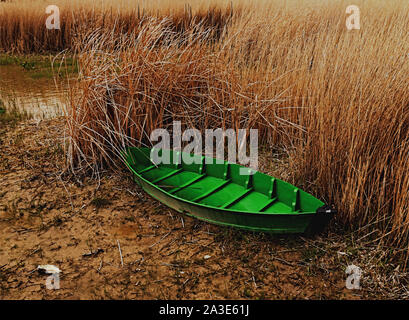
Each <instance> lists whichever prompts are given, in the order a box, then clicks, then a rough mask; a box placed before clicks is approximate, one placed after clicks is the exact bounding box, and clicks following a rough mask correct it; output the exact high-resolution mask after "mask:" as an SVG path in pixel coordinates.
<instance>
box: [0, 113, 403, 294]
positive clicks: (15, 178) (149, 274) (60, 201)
mask: <svg viewBox="0 0 409 320" xmlns="http://www.w3.org/2000/svg"><path fill="white" fill-rule="evenodd" d="M2 126H3V124H2ZM63 132H64V119H61V118H60V119H53V120H43V121H33V120H30V121H23V122H19V123H17V124H15V125H7V124H6V125H4V126H3V127H2V128H0V141H1V142H0V173H1V178H0V231H1V232H0V298H2V299H362V298H378V299H379V298H391V297H393V298H396V297H401V298H402V297H404V291H402V290H400V289H399V288H400V287H402V283H404V282H403V280H405V279H407V276H406V274H404V273H399V268H398V271H396V272H394V271H393V269H392V270H389V269H390V268H392V267H393V268H396V266H388V268H385V269H379V268H377V269H376V268H375V269H373V270H372V269H371V267H370V266H367V265H365V262H364V261H366V260H367V258H368V254H369V253H370V252H371V250H372V249H371V247H363V246H362V244H361V243H357V244H355V246H354V247H351V244H350V240H348V239H350V236H345V235H344V236H341V235H339V234H338V235H337V234H334V233H332V232H329V233H328V232H327V233H325V234H323V235H321V236H319V237H317V238H314V239H308V238H304V237H300V236H267V235H264V234H254V233H250V232H242V231H236V230H232V229H228V228H223V227H218V226H213V225H210V224H207V223H204V222H200V221H198V220H195V219H193V218H189V217H187V216H184V215H182V214H179V213H177V212H175V211H173V210H170V209H169V208H167V207H165V206H163V205H161V204H160V203H158V202H157V201H155V200H153V199H152V198H150V197H149V196H148V195H146V194H145V193H144V192H143V191H142V190H140V189H138V187H137V186H136V185H135V184H134V183H133V182H132V180H131V176H130V174H128V173H127V171H125V170H124V171H123V172H122V173H118V172H116V173H112V172H105V173H103V174H102V175H101V177H100V179H91V178H90V177H82V178H78V177H77V178H76V177H73V176H71V175H67V174H62V172H63V169H64V166H65V161H64V148H63V145H64V141H63ZM118 243H119V244H120V247H121V253H119V248H118ZM374 252H375V251H374ZM121 255H122V262H123V265H122V262H121ZM209 256H210V258H209ZM373 261H376V259H373ZM352 263H354V264H356V265H359V266H361V267H362V268H363V271H364V273H365V272H366V273H365V274H364V277H363V278H362V280H361V286H362V289H361V290H348V289H347V288H346V287H345V279H346V274H345V269H346V267H347V265H349V264H352ZM41 264H53V265H56V266H58V267H59V268H60V269H61V270H62V273H61V276H60V289H59V290H48V289H47V288H46V276H45V275H41V274H39V273H38V272H37V271H35V269H36V267H37V266H38V265H41ZM374 270H375V271H374ZM374 272H375V273H374ZM375 275H377V276H379V275H380V279H381V280H382V279H390V277H393V276H395V278H396V277H398V278H397V279H398V282H399V279H400V280H401V283H399V284H396V283H395V284H394V285H393V286H391V284H390V283H389V284H387V285H385V286H384V287H383V288H382V287H381V286H380V285H379V284H378V283H374V282H373V279H374V278H375ZM399 277H400V278H399ZM382 281H383V280H382ZM385 281H386V280H385ZM398 287H399V288H398Z"/></svg>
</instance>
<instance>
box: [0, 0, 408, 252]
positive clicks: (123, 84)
mask: <svg viewBox="0 0 409 320" xmlns="http://www.w3.org/2000/svg"><path fill="white" fill-rule="evenodd" d="M84 3H86V2H84ZM164 3H165V2H160V1H159V2H156V3H155V4H151V5H150V7H149V10H150V11H149V10H148V9H146V10H147V11H149V12H150V14H147V15H146V16H145V18H144V19H142V20H138V19H136V20H135V21H136V22H135V23H134V24H133V25H132V26H131V27H129V28H127V29H126V32H123V25H121V26H120V25H119V24H116V25H114V24H111V25H109V28H103V27H100V28H99V29H96V28H89V29H88V30H85V29H83V32H82V33H81V34H80V35H79V36H78V35H74V36H73V38H72V39H73V40H72V47H75V48H77V49H78V60H79V64H80V82H79V87H80V89H77V88H76V89H74V90H73V92H72V103H71V108H70V109H69V111H68V114H67V124H68V128H69V133H70V149H69V160H70V164H71V166H72V168H73V169H75V168H79V167H84V166H86V167H91V168H96V167H101V166H104V165H106V164H110V163H112V162H115V161H116V157H117V155H118V152H119V151H120V150H122V149H123V148H124V147H125V145H127V144H130V143H131V144H132V143H133V144H137V143H140V142H143V143H149V133H150V132H151V131H152V130H153V129H155V128H158V127H167V126H168V125H169V124H170V123H171V122H172V120H182V122H183V124H184V125H185V126H186V127H192V126H193V127H196V128H199V129H203V128H216V127H224V128H236V129H237V128H257V129H259V133H260V135H259V139H260V143H261V144H263V143H264V144H270V145H273V144H274V145H279V146H281V147H282V148H284V149H285V150H286V151H287V153H288V156H289V158H288V159H289V162H290V167H291V172H290V174H291V177H292V182H293V183H296V184H297V185H300V186H302V187H303V188H304V189H306V190H308V191H311V192H313V193H314V194H316V195H317V196H319V197H320V198H321V199H323V200H324V201H325V202H327V203H334V204H335V205H336V206H337V207H338V209H339V211H340V213H339V215H338V216H337V221H338V222H339V223H340V224H341V225H343V226H345V227H351V228H354V229H359V228H360V229H361V230H362V232H364V233H365V235H367V236H368V238H370V237H374V239H375V240H379V243H382V244H387V245H393V246H395V247H400V248H402V249H403V251H404V252H405V253H408V248H409V247H408V245H409V214H408V213H409V193H408V189H409V176H408V169H409V157H408V155H409V137H408V130H409V90H408V80H409V76H408V75H409V56H408V54H409V41H408V40H409V39H408V33H407V32H408V30H409V4H408V3H407V1H405V0H390V1H381V0H373V1H364V0H357V1H354V4H356V5H358V6H359V8H360V9H361V24H362V25H361V30H353V31H348V30H347V29H346V26H345V21H346V17H347V15H346V13H345V9H346V7H347V6H348V5H349V4H350V3H349V2H347V1H332V2H328V1H324V0H314V1H313V0H311V1H301V0H293V1H284V0H273V1H263V0H258V1H252V2H251V3H250V2H245V1H235V2H234V3H233V10H231V4H229V3H228V2H222V1H220V6H218V4H217V1H216V2H215V3H213V4H212V7H207V8H206V9H203V8H205V7H203V4H201V5H197V6H196V7H194V9H192V10H193V12H199V11H200V10H203V11H200V12H206V10H208V11H207V12H219V13H220V15H219V16H217V18H214V19H213V20H212V23H204V22H202V23H199V22H198V21H194V22H191V20H189V21H190V22H189V27H188V28H179V29H177V30H176V29H175V28H174V25H175V23H174V21H175V20H174V19H175V16H177V14H176V13H175V12H179V14H180V15H179V17H182V18H181V19H182V20H183V19H186V12H189V10H186V9H185V8H184V7H183V6H182V5H181V2H178V3H177V4H175V5H174V7H173V4H171V5H169V6H166V5H164ZM155 6H156V7H155ZM133 8H134V7H133ZM171 8H174V10H173V11H172V10H171ZM175 8H179V9H175ZM155 9H156V10H155ZM129 10H131V9H129V8H128V9H126V8H122V9H121V10H118V11H115V14H113V16H112V18H111V20H110V21H111V23H112V22H113V21H124V20H123V19H122V18H123V17H124V16H125V17H126V16H127V14H129V12H130V11H129ZM132 10H133V9H132ZM132 10H131V11H132ZM178 10H179V11H178ZM209 10H210V11H209ZM212 10H213V11H212ZM147 11H145V12H147ZM106 12H107V11H104V10H102V11H97V10H96V11H95V13H93V15H91V17H92V19H94V21H101V19H102V17H104V14H106ZM212 14H213V13H210V15H212ZM188 16H189V15H188ZM201 17H203V14H201ZM227 17H228V18H227ZM132 20H133V19H132ZM202 21H203V20H202ZM215 21H217V23H215ZM0 23H1V22H0ZM92 25H93V26H98V23H95V24H92ZM83 26H84V25H83ZM85 26H86V25H85ZM215 26H216V27H215ZM214 28H218V30H219V32H218V34H217V41H214V40H215V38H214V36H213V38H212V36H211V32H212V30H214ZM2 41H3V40H2ZM23 42H24V41H23ZM22 47H24V45H22ZM78 90H79V91H78ZM79 92H80V93H81V94H78V93H79ZM365 235H364V236H365Z"/></svg>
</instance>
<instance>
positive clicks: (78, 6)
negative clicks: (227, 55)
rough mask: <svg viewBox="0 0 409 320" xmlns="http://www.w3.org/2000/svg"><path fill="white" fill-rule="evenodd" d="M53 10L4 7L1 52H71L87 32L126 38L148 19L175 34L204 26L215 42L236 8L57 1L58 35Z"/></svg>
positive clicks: (23, 2)
mask: <svg viewBox="0 0 409 320" xmlns="http://www.w3.org/2000/svg"><path fill="white" fill-rule="evenodd" d="M50 4H51V3H46V2H44V1H40V0H34V1H33V0H8V1H5V2H4V3H3V2H0V52H6V53H18V54H27V53H50V52H60V51H63V50H68V51H72V50H73V48H74V47H75V42H76V41H77V40H75V39H78V37H79V36H80V35H81V34H83V33H87V32H89V30H95V29H103V30H106V31H107V32H109V31H110V30H112V29H113V28H114V29H115V30H117V32H119V33H122V34H127V33H132V31H133V30H135V28H137V26H138V25H139V24H140V23H141V21H146V18H148V17H155V18H158V19H163V18H165V17H166V18H167V19H168V20H169V21H170V23H171V28H172V30H173V31H174V32H183V31H186V30H190V29H194V28H195V27H196V26H197V25H198V24H200V25H204V26H207V27H209V32H211V33H212V35H213V37H214V38H217V37H218V35H220V33H221V32H222V29H223V28H224V27H225V26H226V25H227V24H228V21H229V20H230V18H231V16H232V14H233V11H232V8H233V5H232V3H231V2H229V1H224V0H219V1H204V0H199V1H194V2H192V3H190V4H189V3H186V2H185V1H182V0H176V1H170V0H159V1H145V0H139V1H131V0H119V1H114V0H87V1H80V0H74V1H70V0H56V1H53V2H52V5H55V6H57V7H58V8H59V13H60V29H59V30H48V29H47V28H46V20H47V17H48V16H50V14H47V13H46V8H47V6H48V5H50ZM237 13H238V12H237Z"/></svg>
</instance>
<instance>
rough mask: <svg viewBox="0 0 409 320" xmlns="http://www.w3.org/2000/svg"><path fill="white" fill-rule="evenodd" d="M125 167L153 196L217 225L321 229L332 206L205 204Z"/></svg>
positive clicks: (288, 231) (289, 231)
mask: <svg viewBox="0 0 409 320" xmlns="http://www.w3.org/2000/svg"><path fill="white" fill-rule="evenodd" d="M129 168H130V169H131V171H132V172H133V173H134V181H135V182H136V183H137V184H138V185H139V186H140V187H141V188H142V189H143V190H144V191H145V192H146V193H148V194H149V195H150V196H152V197H153V198H154V199H156V200H158V201H160V202H162V203H163V204H165V205H166V206H168V207H169V208H172V209H174V210H176V211H178V212H180V213H183V214H186V215H188V216H191V217H194V218H197V219H199V220H202V221H205V222H208V223H212V224H216V225H220V226H226V227H233V228H237V229H242V230H248V231H254V232H264V233H271V234H293V233H295V234H300V233H303V234H314V233H317V232H320V231H322V229H323V228H324V227H325V226H326V225H327V224H328V222H329V220H330V218H331V216H332V215H331V214H329V213H334V212H333V210H332V211H331V212H329V208H328V207H326V206H323V207H320V208H319V209H317V211H316V212H314V213H294V214H289V213H285V214H278V213H275V214H266V213H260V212H257V213H251V212H240V211H232V210H224V209H220V208H215V207H208V206H204V205H202V204H196V203H192V202H190V201H186V200H184V199H180V198H177V197H175V196H173V195H171V194H169V193H168V192H166V191H164V190H162V189H161V188H159V187H158V186H157V185H155V184H153V183H151V182H150V181H148V180H146V179H144V178H143V177H142V176H140V175H139V174H138V173H137V172H135V171H134V170H133V168H132V167H129Z"/></svg>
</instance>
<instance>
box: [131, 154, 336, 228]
mask: <svg viewBox="0 0 409 320" xmlns="http://www.w3.org/2000/svg"><path fill="white" fill-rule="evenodd" d="M167 152H170V153H171V154H170V158H171V159H173V158H175V160H177V161H178V162H176V163H175V164H168V165H162V164H161V165H155V164H153V163H152V162H151V161H150V149H149V148H128V150H127V151H126V152H124V154H123V155H124V157H125V162H126V164H127V166H128V168H129V169H130V170H131V171H132V173H133V174H134V177H135V181H136V182H137V183H138V184H139V185H140V186H141V187H142V188H143V189H144V190H145V191H146V192H147V193H148V194H150V195H151V196H152V197H154V198H155V199H157V200H159V201H161V202H162V203H164V204H165V205H167V206H169V207H171V208H173V209H175V210H178V211H179V212H183V213H185V214H187V215H190V216H193V217H196V218H198V219H201V220H204V221H207V222H210V223H214V224H218V225H223V226H230V227H235V228H241V229H246V230H251V231H262V232H269V233H305V232H307V233H311V232H318V231H320V230H322V228H323V227H325V225H326V224H327V223H328V221H329V219H330V217H331V216H332V215H333V213H334V212H335V210H332V209H330V208H329V207H328V206H325V205H324V203H323V202H322V201H320V200H318V199H317V198H315V197H314V196H312V195H311V194H308V193H306V192H304V191H303V190H301V189H299V188H297V187H295V186H293V185H291V184H289V183H287V182H284V181H282V180H280V179H277V178H274V177H271V176H268V175H266V174H263V173H261V172H255V173H254V174H253V175H240V168H243V167H241V166H239V165H237V164H231V163H227V162H223V163H216V160H215V159H211V158H205V157H203V156H197V155H189V154H184V153H181V157H179V154H178V153H173V152H172V151H167ZM193 158H194V159H196V162H198V163H191V161H190V160H192V159H193Z"/></svg>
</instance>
